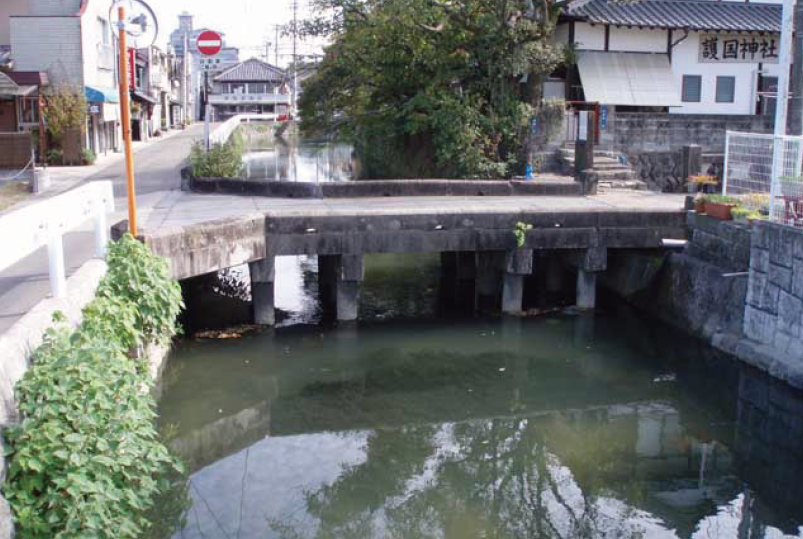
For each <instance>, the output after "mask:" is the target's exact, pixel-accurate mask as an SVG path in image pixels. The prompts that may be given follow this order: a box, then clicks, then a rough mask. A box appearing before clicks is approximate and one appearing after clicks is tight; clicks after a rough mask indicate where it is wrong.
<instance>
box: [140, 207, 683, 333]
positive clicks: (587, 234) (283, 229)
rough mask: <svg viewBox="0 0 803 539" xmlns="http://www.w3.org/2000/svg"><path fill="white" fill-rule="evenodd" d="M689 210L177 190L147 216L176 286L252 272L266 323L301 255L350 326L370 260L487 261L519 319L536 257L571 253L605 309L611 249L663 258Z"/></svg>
mask: <svg viewBox="0 0 803 539" xmlns="http://www.w3.org/2000/svg"><path fill="white" fill-rule="evenodd" d="M684 201H685V196H684V195H666V194H657V193H649V192H644V191H633V192H616V193H607V194H600V195H594V196H589V197H558V196H555V197H552V196H540V197H510V196H505V197H387V198H359V199H347V198H343V199H276V198H262V197H239V196H227V195H198V194H188V193H181V192H177V193H175V194H174V195H171V196H169V197H166V198H165V199H164V200H163V202H162V203H161V204H160V205H158V206H156V207H155V208H154V210H153V211H152V212H151V213H150V214H149V215H148V216H143V219H142V220H143V222H145V223H146V225H145V227H144V230H143V231H142V235H143V236H144V238H145V241H146V243H147V244H148V245H150V246H151V248H152V249H153V251H154V252H155V253H157V254H159V255H161V256H165V257H167V258H168V259H169V260H170V263H171V267H172V272H173V276H174V277H175V278H176V279H186V278H189V277H193V276H196V275H203V274H207V273H211V272H215V271H218V270H221V269H225V268H228V267H232V266H236V265H240V264H244V263H249V264H250V269H251V277H252V279H251V280H252V291H253V292H254V297H255V308H256V309H257V311H258V310H259V309H258V307H257V306H256V304H257V303H266V304H267V303H269V304H270V309H268V311H269V312H268V311H266V314H265V316H264V317H260V316H256V320H257V321H263V322H266V323H272V320H273V307H272V305H273V280H274V271H273V262H274V257H275V256H282V255H299V254H309V255H318V256H319V257H321V258H320V259H319V268H320V271H321V273H322V275H323V273H324V272H330V273H332V277H331V279H332V280H333V283H332V287H331V288H332V289H333V290H336V292H333V294H335V295H336V297H337V303H338V317H339V318H340V319H344V320H347V319H353V318H354V317H356V298H357V297H358V294H359V282H360V281H361V280H362V274H363V264H362V255H364V254H369V253H401V252H441V253H452V254H455V253H471V254H473V253H477V257H479V256H482V255H483V253H484V254H485V255H487V256H488V257H490V258H489V259H488V260H487V261H486V263H482V262H480V261H479V260H478V259H476V260H475V258H476V257H472V258H471V260H472V261H473V262H472V264H476V268H479V267H480V266H487V267H488V268H490V271H494V272H497V271H498V272H499V273H504V276H505V277H504V283H505V286H504V293H503V310H505V311H515V310H516V308H517V307H518V309H519V310H520V308H521V295H522V288H523V284H522V283H523V278H524V276H526V275H529V274H530V273H532V264H533V251H534V250H550V251H551V250H554V251H559V252H560V253H561V256H564V257H568V258H570V259H571V263H572V264H573V265H574V266H576V267H577V268H578V306H581V307H582V306H584V307H593V304H594V294H593V291H594V288H595V275H596V273H597V272H599V271H604V270H605V269H606V267H607V252H608V250H609V249H644V248H648V249H649V248H653V249H658V248H661V240H662V239H664V238H673V239H685V237H686V212H685V211H684ZM517 222H523V223H527V224H531V225H532V226H533V229H532V230H531V231H530V232H528V233H527V239H526V243H525V245H524V246H523V247H522V248H518V247H517V245H516V241H515V237H514V235H513V229H514V227H515V226H516V223H517ZM500 255H501V257H500ZM460 264H463V262H458V265H460ZM471 273H472V274H473V273H475V272H474V271H473V270H472V272H471ZM486 280H487V279H486ZM478 281H479V277H478ZM263 285H264V286H263ZM263 289H264V290H263ZM346 291H348V292H346ZM263 294H264V296H263ZM341 296H342V297H341ZM260 297H263V300H264V301H262V300H260V299H258V298H260ZM349 298H350V299H349ZM341 305H343V306H345V305H349V307H348V308H346V307H343V309H341Z"/></svg>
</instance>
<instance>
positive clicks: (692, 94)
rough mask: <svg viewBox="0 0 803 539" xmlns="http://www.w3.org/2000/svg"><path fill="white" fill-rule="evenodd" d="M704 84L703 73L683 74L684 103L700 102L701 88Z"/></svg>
mask: <svg viewBox="0 0 803 539" xmlns="http://www.w3.org/2000/svg"><path fill="white" fill-rule="evenodd" d="M702 84H703V77H702V75H683V89H682V90H681V100H682V101H683V102H684V103H699V102H700V89H701V87H702Z"/></svg>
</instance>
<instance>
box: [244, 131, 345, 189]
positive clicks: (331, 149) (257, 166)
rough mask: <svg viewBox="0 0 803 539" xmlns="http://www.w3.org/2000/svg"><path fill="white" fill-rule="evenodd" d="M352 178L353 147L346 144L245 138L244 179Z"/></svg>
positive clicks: (333, 179)
mask: <svg viewBox="0 0 803 539" xmlns="http://www.w3.org/2000/svg"><path fill="white" fill-rule="evenodd" d="M353 177H354V165H353V157H352V148H351V146H350V145H348V144H342V143H337V142H327V143H318V142H309V141H303V140H301V141H289V142H288V141H287V140H285V139H283V138H280V137H276V138H274V137H273V136H272V135H258V134H257V135H253V134H252V135H251V136H250V137H247V138H246V153H245V155H244V156H243V178H244V179H249V180H274V181H291V182H315V183H321V182H331V181H348V180H351V179H353Z"/></svg>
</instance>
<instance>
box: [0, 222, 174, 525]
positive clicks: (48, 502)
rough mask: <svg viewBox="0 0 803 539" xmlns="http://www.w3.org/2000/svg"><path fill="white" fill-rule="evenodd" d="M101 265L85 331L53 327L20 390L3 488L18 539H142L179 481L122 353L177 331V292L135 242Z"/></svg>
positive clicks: (140, 372) (142, 380) (149, 402)
mask: <svg viewBox="0 0 803 539" xmlns="http://www.w3.org/2000/svg"><path fill="white" fill-rule="evenodd" d="M108 262H109V271H108V273H107V274H106V276H105V277H104V279H103V280H102V282H101V284H100V286H99V288H98V296H97V297H96V298H95V299H94V300H93V301H92V302H91V303H90V304H89V305H88V306H87V307H86V308H85V309H84V321H83V323H82V324H81V326H80V327H79V328H78V329H77V330H76V331H74V332H72V333H71V332H70V331H69V330H68V329H67V328H66V327H57V328H56V329H51V330H49V331H48V333H47V335H46V337H45V342H44V344H43V345H42V346H41V347H40V348H39V349H38V350H37V351H36V352H35V353H34V355H33V364H32V366H31V368H30V369H28V371H27V372H26V373H25V375H24V376H23V378H22V380H20V382H19V383H18V385H17V388H16V391H17V397H18V400H19V409H20V413H21V416H22V418H23V421H22V423H21V424H20V425H19V426H16V427H13V428H11V429H9V430H8V431H7V432H6V437H7V439H8V442H9V446H10V450H11V451H10V453H9V457H10V461H9V468H8V478H7V481H6V484H5V485H4V492H5V495H6V497H7V498H8V501H9V503H10V504H11V507H12V509H13V510H14V514H15V520H16V522H17V532H18V534H19V537H21V538H22V539H44V538H51V537H57V538H66V537H97V538H109V539H111V538H132V539H133V538H136V537H140V536H142V534H143V533H144V532H145V530H147V528H148V527H149V522H148V520H147V518H146V516H145V515H146V512H147V511H148V510H149V509H150V508H151V507H152V506H153V503H154V499H155V497H156V496H158V495H159V493H160V492H164V491H165V490H166V489H167V488H168V487H169V486H170V485H171V483H173V482H174V481H173V480H172V479H171V477H174V476H175V474H177V473H178V474H183V470H182V466H181V465H180V463H179V462H178V461H176V460H175V459H173V458H172V457H171V456H170V455H169V453H168V451H167V449H166V448H165V446H164V445H163V444H162V443H161V442H160V440H159V438H158V434H157V431H156V428H155V426H154V418H155V416H156V414H155V402H154V399H153V397H152V396H151V394H150V392H149V391H148V389H149V388H150V387H151V386H152V384H153V381H152V379H151V378H150V375H149V374H148V368H147V365H146V364H145V363H144V362H142V361H141V360H138V359H134V358H131V357H130V355H129V352H130V350H131V348H132V347H133V346H135V345H140V344H143V343H145V342H148V341H151V340H154V339H155V338H157V337H161V338H164V337H167V336H169V335H171V334H172V332H173V331H175V329H176V326H175V322H174V319H175V316H176V315H177V314H178V311H179V309H180V308H181V298H180V296H179V295H178V288H177V284H176V283H173V282H171V280H170V275H169V273H168V272H167V271H166V266H165V262H164V261H163V260H161V259H158V258H157V257H154V256H153V255H152V254H151V253H150V252H148V250H147V249H146V248H145V246H143V245H141V244H139V243H138V242H137V241H136V240H134V238H132V237H131V236H130V235H127V236H125V237H124V238H123V239H122V240H120V241H119V242H118V243H116V244H114V245H112V246H111V247H110V249H109V255H108ZM157 309H159V311H158V313H157V312H156V310H157Z"/></svg>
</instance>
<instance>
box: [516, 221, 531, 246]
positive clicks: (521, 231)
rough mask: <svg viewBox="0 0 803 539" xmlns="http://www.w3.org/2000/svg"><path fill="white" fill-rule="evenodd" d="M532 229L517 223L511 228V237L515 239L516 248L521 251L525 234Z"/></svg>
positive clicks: (527, 225) (525, 239) (524, 224)
mask: <svg viewBox="0 0 803 539" xmlns="http://www.w3.org/2000/svg"><path fill="white" fill-rule="evenodd" d="M532 229H533V225H530V224H527V223H522V222H521V221H519V222H518V223H516V226H515V227H514V228H513V235H514V236H515V237H516V246H517V247H518V248H519V249H521V248H522V247H524V242H525V241H527V232H529V231H530V230H532Z"/></svg>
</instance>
